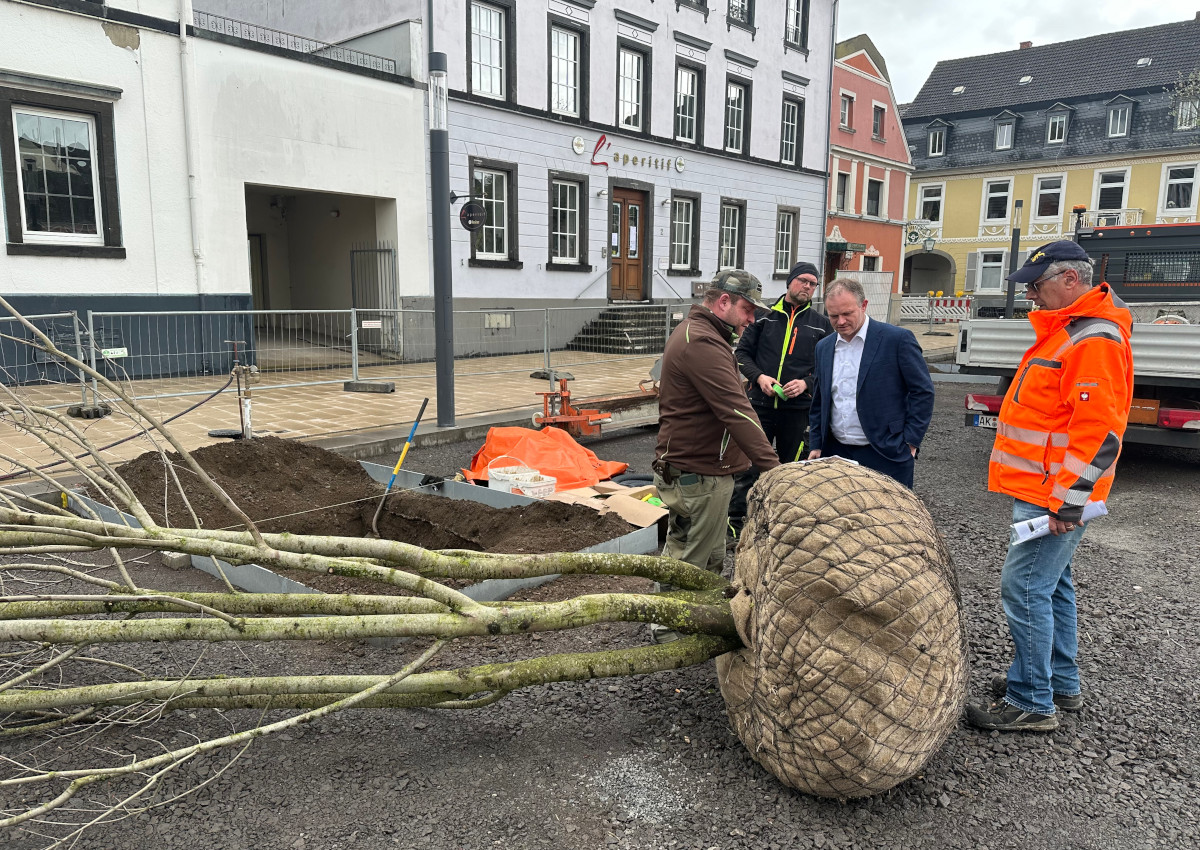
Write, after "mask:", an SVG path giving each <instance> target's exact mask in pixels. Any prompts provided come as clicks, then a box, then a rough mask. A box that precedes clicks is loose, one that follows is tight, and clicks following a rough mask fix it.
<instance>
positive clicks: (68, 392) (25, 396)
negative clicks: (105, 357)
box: [0, 313, 88, 407]
mask: <svg viewBox="0 0 1200 850" xmlns="http://www.w3.org/2000/svg"><path fill="white" fill-rule="evenodd" d="M25 319H26V321H28V322H29V323H30V324H32V325H33V326H34V327H36V328H37V329H38V330H39V331H41V332H42V333H43V334H45V335H46V336H47V337H48V338H49V339H50V341H51V342H53V343H54V344H55V345H56V346H58V347H59V348H60V349H61V350H62V351H64V352H66V353H67V354H70V355H72V356H73V357H75V358H76V359H78V360H81V361H84V362H87V359H88V348H87V342H86V339H85V333H84V329H83V327H82V325H81V324H80V322H79V319H78V317H77V316H76V315H75V314H74V313H46V314H42V315H36V316H26V317H25ZM35 343H36V338H35V336H34V334H33V333H32V332H31V331H30V330H29V328H27V327H26V326H25V325H23V324H21V322H20V321H18V320H17V319H16V318H14V317H12V316H4V317H0V383H3V384H5V385H8V386H22V387H24V388H26V389H25V391H24V392H23V393H22V398H21V400H22V401H23V402H24V403H25V404H29V405H31V406H37V407H62V406H66V405H69V404H78V403H85V402H86V401H87V397H86V388H85V387H86V385H85V382H84V376H83V374H82V373H80V372H79V371H78V370H77V369H74V368H72V367H70V366H68V365H67V364H66V363H64V362H63V361H61V360H59V359H57V358H51V357H49V356H48V355H47V354H46V353H45V352H44V351H43V350H42V349H41V348H40V347H39V346H36V345H35Z"/></svg>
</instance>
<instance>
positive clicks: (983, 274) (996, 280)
mask: <svg viewBox="0 0 1200 850" xmlns="http://www.w3.org/2000/svg"><path fill="white" fill-rule="evenodd" d="M1003 281H1004V252H1003V251H983V252H982V253H981V254H980V255H979V280H978V282H977V283H976V284H975V291H976V292H999V291H1000V289H1001V284H1002V283H1003Z"/></svg>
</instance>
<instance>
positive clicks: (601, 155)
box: [571, 133, 686, 171]
mask: <svg viewBox="0 0 1200 850" xmlns="http://www.w3.org/2000/svg"><path fill="white" fill-rule="evenodd" d="M571 150H573V151H574V152H575V153H576V154H577V155H579V156H583V154H584V151H586V150H587V142H585V141H584V139H583V136H576V137H575V138H574V139H572V140H571ZM591 164H592V165H598V166H600V167H601V168H608V167H609V165H610V164H612V165H619V166H621V167H622V168H645V169H649V170H654V171H669V170H671V169H672V168H674V169H675V170H676V171H683V169H684V168H685V167H686V163H684V161H683V157H681V156H675V155H674V154H672V153H669V152H668V153H665V154H659V155H658V156H655V155H654V154H646V155H642V154H640V153H629V152H628V151H622V150H619V149H618V150H614V149H613V143H612V142H611V141H609V139H608V136H607V135H605V134H603V133H601V134H600V138H599V139H597V140H596V145H595V147H593V148H592V161H591Z"/></svg>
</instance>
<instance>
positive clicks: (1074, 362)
mask: <svg viewBox="0 0 1200 850" xmlns="http://www.w3.org/2000/svg"><path fill="white" fill-rule="evenodd" d="M1008 279H1009V280H1010V281H1012V282H1013V283H1014V284H1024V286H1025V289H1026V291H1027V292H1029V293H1030V298H1031V300H1032V301H1033V302H1034V304H1036V305H1037V307H1038V309H1037V310H1035V311H1033V312H1031V313H1030V314H1029V321H1030V323H1031V324H1032V325H1033V328H1034V331H1035V332H1036V334H1037V339H1036V341H1035V342H1034V344H1033V346H1032V347H1031V348H1030V349H1029V350H1028V351H1027V352H1025V357H1024V358H1023V359H1022V360H1021V366H1020V368H1019V369H1018V371H1017V374H1016V377H1015V378H1014V379H1013V382H1012V384H1011V385H1010V386H1009V388H1008V392H1007V393H1006V395H1005V397H1004V404H1003V405H1002V406H1001V408H1000V419H999V425H998V427H997V432H996V442H995V445H994V446H993V448H992V456H991V462H990V464H989V469H988V489H989V490H992V491H994V492H997V493H1005V494H1007V495H1010V496H1013V497H1014V499H1015V501H1014V504H1013V522H1022V521H1025V520H1029V519H1032V518H1034V517H1038V516H1046V515H1047V514H1048V515H1049V526H1050V528H1049V530H1050V533H1049V534H1048V535H1046V536H1044V537H1040V538H1035V539H1031V540H1026V541H1023V542H1020V543H1013V544H1012V545H1010V546H1009V549H1008V556H1007V558H1006V559H1005V562H1004V568H1003V570H1002V571H1001V575H1000V591H1001V598H1002V600H1003V603H1004V613H1005V616H1006V617H1007V619H1008V628H1009V632H1010V634H1011V635H1012V641H1013V647H1014V657H1013V661H1012V664H1011V665H1010V666H1009V668H1008V674H1007V676H1005V675H999V676H996V677H995V678H994V679H993V680H992V683H991V696H992V701H991V702H989V703H987V704H983V705H971V706H968V707H967V721H968V722H969V723H971V724H972V725H974V726H977V727H979V728H982V729H999V730H1003V731H1038V732H1044V731H1051V730H1053V729H1055V728H1057V727H1058V717H1057V715H1056V710H1057V709H1063V710H1064V711H1079V710H1080V709H1081V708H1082V707H1083V696H1082V692H1081V687H1080V682H1079V668H1078V666H1077V665H1076V661H1075V656H1076V652H1077V651H1078V639H1077V637H1076V620H1077V613H1076V606H1075V588H1074V585H1073V584H1072V581H1071V558H1072V556H1073V555H1074V553H1075V548H1076V547H1077V546H1078V545H1079V541H1080V539H1081V538H1082V537H1083V531H1084V527H1083V523H1082V521H1081V516H1082V514H1083V508H1084V505H1085V504H1087V503H1088V502H1100V501H1103V500H1104V499H1105V498H1106V497H1107V495H1108V492H1109V490H1110V489H1111V488H1112V483H1113V473H1114V470H1115V469H1116V463H1117V457H1118V456H1119V455H1120V453H1121V438H1122V436H1123V435H1124V433H1125V424H1126V420H1127V419H1128V418H1129V407H1130V404H1131V403H1132V401H1133V355H1132V353H1131V350H1130V346H1129V335H1130V332H1131V330H1132V326H1133V319H1132V316H1131V315H1130V312H1129V309H1128V308H1127V307H1126V306H1125V304H1124V302H1122V301H1121V299H1120V298H1118V297H1117V296H1116V295H1114V294H1113V292H1112V290H1111V289H1110V288H1109V286H1108V284H1106V283H1101V284H1099V285H1098V286H1093V285H1092V263H1091V260H1090V259H1088V256H1087V253H1086V252H1085V251H1084V250H1083V249H1082V248H1081V247H1079V245H1077V244H1076V243H1075V242H1072V241H1070V240H1061V241H1058V242H1051V243H1049V244H1047V245H1043V246H1042V247H1041V248H1038V249H1037V250H1036V251H1034V252H1033V253H1032V254H1031V255H1030V257H1029V259H1027V260H1026V261H1025V264H1024V266H1022V267H1021V268H1020V269H1018V270H1017V271H1016V272H1014V273H1013V274H1012V275H1010V276H1009V278H1008Z"/></svg>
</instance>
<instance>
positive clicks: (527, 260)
mask: <svg viewBox="0 0 1200 850" xmlns="http://www.w3.org/2000/svg"><path fill="white" fill-rule="evenodd" d="M208 6H209V7H210V8H212V9H213V10H214V11H218V12H220V13H221V14H227V15H229V16H230V17H234V18H238V17H242V18H243V19H249V20H254V21H256V22H260V23H263V24H265V25H267V26H272V27H277V28H279V29H285V30H288V31H291V32H299V33H301V34H304V35H308V36H312V37H316V38H320V39H323V40H328V41H337V42H339V43H342V44H346V45H349V46H355V47H360V49H368V48H367V47H365V46H364V45H366V44H371V45H376V44H380V43H383V42H384V41H386V39H384V38H383V37H382V36H381V30H385V29H386V28H388V27H391V26H393V25H401V26H408V27H409V33H410V34H411V22H413V21H416V20H417V19H423V18H424V17H425V13H426V2H425V0H367V2H363V3H357V4H354V9H353V10H349V9H345V10H343V9H342V7H341V4H333V3H330V2H329V0H287V2H283V0H268V2H255V1H254V0H211V2H209V4H208ZM473 7H474V8H473ZM834 8H835V4H834V3H833V2H831V0H812V2H805V0H757V2H753V3H728V2H727V0H679V2H657V3H655V2H652V0H628V2H624V3H620V4H611V3H605V2H595V1H594V0H537V2H530V0H438V2H436V3H435V4H434V12H433V15H434V21H433V47H434V49H435V50H438V51H441V52H444V53H446V54H447V57H448V68H449V70H448V85H449V89H450V128H449V131H450V132H449V134H450V151H451V154H450V155H451V164H450V165H451V175H450V176H451V188H452V190H453V191H454V192H455V193H456V195H458V196H467V195H471V194H472V193H474V192H476V191H479V190H481V189H483V190H484V191H485V193H486V192H489V191H492V188H491V186H490V185H489V186H488V187H485V186H484V185H483V180H479V181H473V175H474V174H476V173H483V174H484V175H486V179H487V180H489V181H491V180H493V179H499V180H500V181H501V182H502V183H503V192H504V193H505V194H504V196H503V198H501V199H499V200H502V201H503V203H502V204H501V203H497V199H496V198H485V199H483V200H484V201H485V212H486V213H487V214H488V215H492V214H495V213H496V212H497V211H498V210H504V214H505V215H506V220H505V221H504V222H499V225H500V227H501V232H500V233H499V234H497V231H496V225H497V224H498V222H496V221H493V220H490V219H489V224H488V226H487V227H488V233H489V234H490V235H487V236H486V237H485V236H483V235H480V234H476V235H475V236H472V235H471V234H469V233H468V232H467V231H465V230H463V229H461V228H460V227H459V224H458V222H455V223H454V225H453V261H454V293H455V297H456V300H457V301H459V302H462V301H464V300H467V299H469V300H471V301H473V302H475V303H476V305H478V306H483V305H490V304H508V305H513V302H515V301H521V302H526V303H527V302H530V301H532V302H537V303H538V304H539V305H540V304H553V303H555V302H575V301H577V299H586V300H595V299H607V300H663V299H674V298H676V297H683V298H687V297H690V295H691V292H692V282H693V281H696V280H707V279H710V278H711V277H712V275H713V273H714V272H715V271H716V270H717V269H718V266H719V265H728V264H729V263H730V262H731V261H732V260H733V258H735V257H736V260H737V264H738V265H741V266H743V267H745V268H747V269H748V270H750V271H751V272H753V273H754V274H756V275H757V276H758V277H759V278H760V279H761V280H762V281H763V283H764V289H765V291H766V292H767V294H768V295H773V294H778V293H780V292H782V290H783V288H784V285H783V280H782V278H783V277H784V275H782V274H779V273H778V267H779V266H780V265H782V264H785V263H786V264H790V262H795V261H796V260H798V259H804V260H809V261H811V262H814V263H818V264H820V262H821V258H822V256H823V242H824V235H823V234H824V215H825V212H824V208H825V203H824V198H825V192H826V168H827V165H828V164H827V160H826V157H827V150H828V135H827V134H828V124H829V108H830V107H829V104H830V101H831V93H830V87H829V86H830V83H829V80H830V71H831V65H832V50H833V27H834V21H833V15H834ZM742 9H745V10H747V11H746V13H745V14H746V16H747V18H748V19H747V20H741V21H737V20H732V21H731V20H730V15H729V14H728V13H730V12H731V10H732V11H734V12H737V11H738V10H742ZM789 9H792V10H794V14H793V15H792V17H791V23H792V26H790V27H789ZM797 24H798V25H799V26H798V27H797V26H796V25H797ZM555 30H559V31H560V32H566V33H567V34H568V35H567V40H568V41H569V42H570V46H569V47H568V48H567V49H566V51H565V52H564V51H563V49H562V47H561V43H560V49H559V55H558V56H557V59H558V60H559V63H558V66H559V67H560V69H561V67H562V66H563V64H564V60H566V61H565V64H566V65H567V66H569V68H570V70H569V71H567V72H566V78H567V79H570V80H572V86H569V87H568V89H571V90H570V91H568V94H567V97H566V103H567V107H566V108H565V109H564V108H562V106H561V104H559V103H557V102H552V101H554V99H553V98H552V86H553V81H554V80H555V79H556V71H555V67H556V63H555V61H554V60H555V58H556V57H555V55H554V51H555V48H554V45H555V44H556V41H555V38H556V36H555ZM789 37H790V39H791V43H790V44H787V43H785V42H786V41H787V40H788V39H789ZM402 41H403V43H404V44H405V45H409V46H412V45H414V44H415V39H411V38H409V39H402ZM370 49H375V48H373V47H372V48H370ZM407 49H409V48H408V47H402V48H400V49H399V50H407ZM414 52H415V48H414V49H412V50H410V53H409V55H412V53H414ZM623 54H624V55H625V56H626V58H627V62H628V60H629V59H630V57H633V56H635V55H636V58H634V59H633V62H634V65H635V68H634V71H635V73H626V74H625V77H626V79H625V87H624V89H622V87H621V76H622V74H621V69H620V67H619V61H620V57H621V56H622V55H623ZM393 58H397V59H402V58H404V57H403V56H401V55H400V53H399V52H398V53H397V54H396V55H395V56H393ZM473 67H474V71H472V68H473ZM681 69H684V70H686V71H687V72H688V73H689V75H691V74H694V75H695V76H693V77H691V79H694V80H696V81H697V82H698V83H699V85H698V89H699V91H698V92H697V95H698V96H697V101H698V102H697V105H696V109H695V113H696V115H695V119H696V130H695V131H694V132H692V131H690V130H688V131H685V132H683V133H680V132H679V131H680V127H679V126H678V125H677V105H678V102H679V98H680V91H679V85H678V83H679V80H678V75H679V73H680V70H681ZM625 70H626V71H627V72H629V71H630V68H629V67H626V69H625ZM417 75H419V71H418V72H417ZM563 78H564V75H563V72H562V71H561V70H560V71H559V72H558V79H559V80H560V82H561V80H562V79H563ZM631 81H633V84H632V85H633V87H634V88H636V87H637V84H638V83H640V88H641V96H640V103H639V108H638V109H636V110H630V109H626V110H625V114H624V117H626V118H628V117H630V116H631V115H632V114H633V113H635V112H636V113H638V120H637V121H635V122H634V123H640V124H641V126H640V127H630V126H628V125H625V124H623V123H622V116H621V115H619V114H618V113H619V112H620V111H621V109H622V101H623V100H624V101H626V102H628V101H629V99H630V92H631ZM731 85H733V86H736V87H738V88H737V89H736V91H740V92H741V96H742V97H743V98H744V103H741V104H740V105H736V108H735V109H734V110H733V111H734V112H735V113H738V117H740V119H741V121H742V130H743V137H742V142H741V150H740V151H739V150H734V151H730V150H727V148H729V147H738V145H737V144H736V142H737V139H734V142H735V144H733V145H730V144H729V141H730V140H729V139H728V138H727V136H726V124H727V121H728V120H729V119H728V116H729V115H730V110H729V109H727V107H728V105H729V104H728V103H727V97H728V94H729V92H730V88H729V87H730V86H731ZM558 91H559V92H560V93H561V91H562V88H561V87H560V89H558ZM785 101H786V102H788V103H789V104H793V106H792V107H786V108H791V109H792V114H796V112H797V110H796V109H795V105H799V106H800V108H801V109H802V112H803V118H802V120H801V121H800V127H799V128H798V130H797V135H798V136H799V138H797V139H796V144H795V146H794V148H792V147H791V146H789V145H784V144H782V140H781V133H782V131H783V125H784V110H785ZM735 104H736V102H735ZM564 112H565V113H571V114H564ZM647 115H648V117H647ZM681 135H682V136H685V137H686V136H691V138H690V139H688V138H684V139H680V138H679V137H680V136H681ZM601 136H603V137H604V140H605V142H606V145H605V146H603V149H602V150H599V151H598V150H597V149H596V145H597V143H598V142H599V140H600V138H601ZM792 149H794V150H796V151H797V153H796V154H794V155H791V154H789V153H788V151H789V150H792ZM614 155H620V157H621V158H620V161H615V160H614V159H613V156H614ZM789 156H791V157H792V159H793V161H792V162H785V161H784V160H785V159H787V158H788V157H789ZM556 181H558V183H559V184H560V185H559V187H558V191H557V192H556V191H555V188H556V187H555V182H556ZM563 184H572V186H573V187H574V188H572V186H567V185H563ZM618 190H627V191H625V192H619V191H618ZM601 192H603V193H604V194H603V196H602V195H601V194H600V193H601ZM630 192H631V193H633V194H632V195H630V194H629V193H630ZM618 195H621V196H622V197H623V198H624V201H622V203H624V204H625V205H624V206H621V207H615V206H614V205H616V204H617V203H618ZM631 198H632V200H630V199H631ZM564 199H565V201H564ZM675 201H680V202H681V203H684V202H688V203H693V202H694V206H693V207H692V210H691V214H692V216H693V218H694V221H693V223H692V226H693V227H694V231H693V232H692V234H691V239H690V241H691V243H692V247H691V250H690V251H687V252H684V251H683V250H682V248H680V253H679V254H673V253H672V251H671V241H672V235H673V234H678V233H680V232H681V230H680V222H679V221H677V220H675V219H673V211H677V205H676V203H675ZM556 202H558V203H556ZM563 203H566V206H565V207H564V206H563ZM629 204H634V205H636V206H637V207H638V210H637V219H636V230H637V234H638V239H639V240H643V241H642V242H641V244H640V245H638V251H639V257H638V259H640V260H641V261H642V262H641V264H640V268H638V269H632V268H629V269H627V270H618V269H617V267H618V266H619V265H620V263H618V262H616V261H617V260H626V263H625V266H626V267H628V266H630V263H629V262H628V260H627V258H626V257H614V256H613V253H614V250H613V248H614V246H613V243H612V239H613V232H612V215H613V212H614V209H617V212H618V214H619V215H620V216H622V218H621V219H620V227H619V228H618V229H619V230H620V231H621V234H623V235H620V234H619V238H618V246H617V247H618V248H620V247H621V246H623V245H625V242H623V241H621V240H622V239H623V240H625V241H628V239H629V238H631V235H630V234H631V233H632V232H633V228H634V224H633V219H630V218H629V215H630V213H629V212H628V206H629ZM556 206H558V207H559V210H558V211H557V213H556V210H555V207H556ZM458 209H460V207H456V208H455V211H456V212H457V210H458ZM723 210H724V212H723ZM731 217H732V219H733V220H734V221H733V223H732V225H731V221H730V218H731ZM723 221H724V223H725V224H726V225H727V226H726V227H725V228H724V229H723V228H722V226H721V225H722V222H723ZM563 222H566V223H567V224H566V226H567V228H568V229H569V230H570V229H571V228H575V229H574V230H572V231H571V234H570V235H571V238H569V239H566V238H563V236H562V234H561V232H560V233H559V234H558V237H557V238H556V236H555V234H554V233H552V229H553V228H555V227H556V226H558V225H559V224H561V223H563ZM574 222H578V224H577V225H576V224H575V223H574ZM781 223H784V224H786V227H787V230H786V233H787V234H790V238H785V239H784V240H782V241H783V242H788V243H789V244H787V245H786V246H785V247H786V250H785V251H784V252H783V253H782V254H777V248H779V247H780V245H779V244H777V243H779V242H781V240H780V238H779V232H778V228H779V226H780V224H781ZM730 225H731V226H730ZM559 229H560V230H561V228H559ZM723 233H724V234H725V238H726V244H725V245H724V249H725V250H723V243H722V238H723V237H722V234H723ZM485 238H486V244H484V241H485ZM497 238H499V241H497ZM731 240H732V241H734V242H736V244H733V245H730V244H728V243H729V242H730V241H731ZM678 241H679V242H680V243H682V242H683V241H684V240H682V239H680V240H678ZM552 243H553V244H561V245H565V246H567V247H566V253H567V255H568V258H567V259H568V260H569V261H559V262H555V257H554V256H552V251H551V245H552ZM577 246H586V253H585V254H583V255H582V256H577V255H576V251H577V250H578V248H577ZM626 253H628V251H626ZM684 253H686V254H690V256H688V257H687V262H686V263H684V262H680V260H681V258H682V255H683V254H684ZM722 258H724V259H723V262H722ZM559 259H560V260H561V258H559ZM789 260H790V262H789ZM618 274H626V275H630V274H632V275H634V276H635V277H639V279H638V281H637V282H636V285H631V286H628V287H623V286H622V285H620V284H619V283H618V282H616V280H617V279H616V277H615V275H618ZM631 293H632V295H631Z"/></svg>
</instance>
